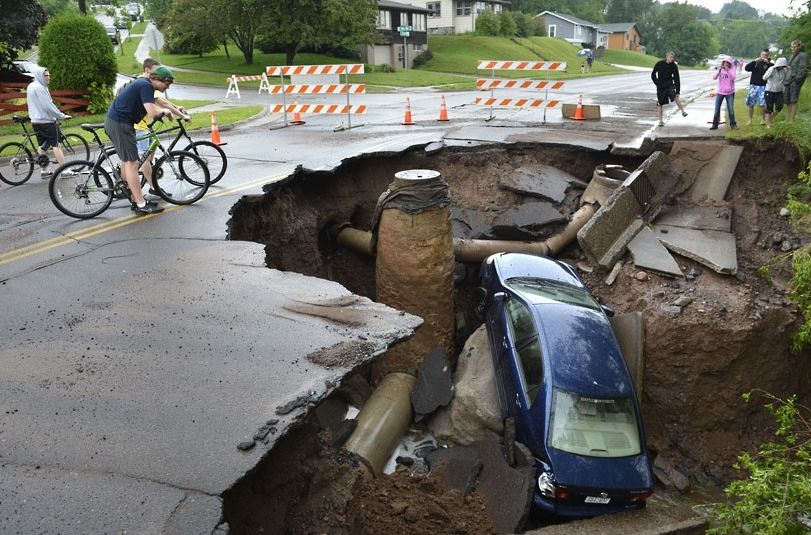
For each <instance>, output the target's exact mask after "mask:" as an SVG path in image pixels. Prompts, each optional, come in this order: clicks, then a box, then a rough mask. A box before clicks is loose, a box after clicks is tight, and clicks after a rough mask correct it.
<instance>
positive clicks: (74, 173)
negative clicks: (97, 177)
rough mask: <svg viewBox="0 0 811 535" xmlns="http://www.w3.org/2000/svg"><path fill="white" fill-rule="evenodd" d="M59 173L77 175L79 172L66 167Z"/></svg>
mask: <svg viewBox="0 0 811 535" xmlns="http://www.w3.org/2000/svg"><path fill="white" fill-rule="evenodd" d="M59 174H60V175H62V176H76V175H77V174H78V173H77V172H76V171H73V170H72V169H65V170H64V171H62V172H61V173H59Z"/></svg>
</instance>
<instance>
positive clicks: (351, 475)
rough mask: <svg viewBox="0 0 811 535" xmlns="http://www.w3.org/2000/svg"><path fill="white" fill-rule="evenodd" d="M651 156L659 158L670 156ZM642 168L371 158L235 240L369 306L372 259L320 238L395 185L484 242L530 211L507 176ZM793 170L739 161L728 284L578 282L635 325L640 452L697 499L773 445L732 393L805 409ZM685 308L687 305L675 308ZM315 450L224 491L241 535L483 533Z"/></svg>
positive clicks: (450, 157) (243, 212)
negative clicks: (512, 214) (792, 294)
mask: <svg viewBox="0 0 811 535" xmlns="http://www.w3.org/2000/svg"><path fill="white" fill-rule="evenodd" d="M657 149H658V150H663V151H664V152H668V151H669V149H670V147H669V146H661V147H657ZM643 159H644V158H643V157H638V158H633V157H616V156H612V155H609V154H605V153H597V152H590V151H577V150H572V149H563V148H560V147H545V146H514V147H508V148H504V147H499V148H484V149H482V148H477V149H476V150H475V151H473V150H457V151H442V152H440V153H439V154H436V155H431V156H428V155H425V154H424V153H422V152H419V151H417V152H409V153H406V154H403V155H398V156H395V157H367V158H362V159H358V160H354V161H351V162H348V163H347V164H345V165H344V166H342V167H341V168H340V169H338V170H337V171H336V172H335V173H309V172H300V173H299V174H298V175H297V176H295V177H292V178H291V179H290V180H288V181H286V182H283V183H281V184H277V185H274V186H272V187H270V188H269V191H268V194H267V195H266V196H255V197H251V198H247V199H244V200H243V201H242V202H241V203H240V204H238V205H237V206H235V207H234V210H233V215H234V217H233V220H232V222H231V224H230V231H231V232H230V237H231V239H246V240H253V241H258V242H260V243H264V244H266V250H267V259H268V265H269V266H271V267H274V268H279V269H284V270H292V271H298V272H302V273H305V274H309V275H314V276H318V277H323V278H328V279H332V280H337V281H338V282H340V283H342V284H344V285H345V286H346V287H347V288H349V289H350V290H351V291H353V292H356V293H359V294H363V295H366V296H369V297H371V298H374V295H375V291H374V288H375V285H374V261H373V259H371V258H365V257H362V256H361V255H359V254H356V253H354V252H352V251H346V250H341V249H339V248H336V247H335V245H334V244H333V243H332V241H331V240H330V238H329V236H328V234H327V232H326V230H325V229H326V227H327V224H328V223H329V222H343V221H346V222H350V223H352V224H353V226H355V227H357V228H363V229H368V225H369V222H370V221H371V216H372V212H373V210H374V206H375V202H376V200H377V198H378V196H379V195H380V193H381V192H382V191H384V190H385V189H386V187H387V186H388V184H389V183H390V182H391V180H392V177H393V176H394V173H395V172H397V171H400V170H404V169H418V168H427V169H436V170H439V171H440V172H441V173H442V175H443V177H444V178H445V179H446V180H447V181H448V183H449V185H450V187H451V195H452V197H453V199H454V202H455V205H456V206H455V208H456V210H457V213H459V211H461V212H463V213H464V214H466V215H465V216H464V217H466V218H467V221H466V222H467V223H470V224H469V225H467V228H469V229H476V228H485V230H483V231H481V232H482V235H483V236H488V237H499V236H497V235H496V234H497V233H496V232H493V231H492V228H490V227H488V225H491V224H492V223H493V221H494V220H495V218H497V217H498V215H499V214H501V213H502V212H504V211H505V210H507V209H508V208H512V207H514V206H516V205H521V204H522V203H526V202H529V201H530V200H537V199H528V198H526V197H522V196H521V195H518V194H516V193H513V192H510V191H506V190H504V189H502V188H500V187H499V182H500V180H501V179H502V177H504V176H506V175H507V174H509V173H511V172H514V171H515V170H516V169H518V168H524V169H526V168H531V167H532V166H540V165H553V166H556V167H558V168H560V169H562V170H564V171H566V172H568V173H571V174H572V175H574V176H575V177H577V178H579V179H581V180H584V181H587V180H589V179H590V177H591V173H592V171H593V169H594V166H595V165H597V164H598V163H619V164H623V165H625V166H626V167H629V168H635V167H636V165H638V164H639V163H641V161H642V160H643ZM798 167H799V162H798V159H797V155H796V152H795V151H794V150H793V149H792V148H790V147H787V146H785V145H782V144H772V145H764V146H755V145H746V146H745V150H744V153H743V156H742V159H741V162H740V163H739V165H738V168H737V172H736V175H735V177H734V179H733V181H732V184H731V186H730V190H729V192H728V194H727V200H728V201H729V202H730V204H731V205H732V218H733V219H732V227H733V231H734V232H735V234H736V241H737V254H738V265H739V274H738V275H737V276H728V275H719V274H716V273H714V272H713V271H711V270H710V269H708V268H705V267H703V266H700V265H698V264H696V263H695V262H692V261H690V260H686V259H684V258H681V257H678V258H677V260H678V261H679V264H680V265H681V266H682V267H683V268H684V270H685V272H686V273H688V277H687V278H686V279H678V280H677V279H671V278H666V277H662V276H659V275H656V274H654V273H643V272H642V271H641V270H639V269H637V268H635V266H634V265H633V264H632V263H631V262H630V261H629V258H628V257H626V258H625V261H626V264H625V265H624V266H623V268H622V272H621V274H620V276H619V277H618V279H617V281H616V282H615V283H614V284H613V285H611V286H608V285H606V284H605V282H604V280H605V273H598V272H594V273H591V274H589V273H584V274H583V278H584V280H585V281H586V282H587V284H588V285H589V286H590V288H591V289H592V291H593V292H594V293H595V294H596V295H598V296H599V297H600V298H601V299H602V300H603V302H604V303H606V304H609V305H610V306H612V307H613V308H615V309H616V310H617V311H618V312H626V311H639V312H641V313H642V314H643V316H644V318H645V325H646V331H647V334H646V347H645V365H644V366H645V368H644V377H643V383H644V384H643V389H642V394H641V403H642V408H643V418H644V424H645V427H646V432H647V442H648V446H649V447H650V449H651V450H652V452H654V453H655V454H657V455H661V456H663V458H665V459H667V461H668V463H669V464H670V465H672V466H673V467H675V468H676V469H677V470H679V471H680V472H681V473H682V474H684V475H686V476H688V477H689V478H690V479H691V480H692V482H693V484H694V485H720V484H723V483H724V482H726V481H728V480H729V479H730V478H733V477H735V476H736V473H735V471H734V470H733V469H732V467H731V466H732V464H733V463H734V461H735V459H736V456H737V454H738V453H739V452H740V451H742V450H744V449H748V450H752V449H753V448H754V447H755V446H756V445H757V444H758V443H760V442H762V441H763V440H765V439H767V438H768V437H769V434H770V430H771V428H772V425H771V420H770V418H769V417H768V415H767V414H766V413H765V411H764V410H763V409H762V408H761V406H760V405H761V404H760V403H759V402H758V400H757V399H756V398H753V401H752V402H751V403H749V404H745V403H744V402H743V400H742V399H741V394H742V393H744V392H746V391H749V390H751V389H763V390H766V391H769V392H772V393H774V394H777V395H781V396H784V395H789V394H792V393H798V394H799V395H800V397H801V399H802V400H803V401H804V402H806V403H808V402H809V399H811V381H809V375H811V359H809V358H808V357H809V354H810V353H809V352H808V351H805V352H803V353H801V354H797V355H795V354H791V353H790V352H789V339H790V337H791V335H792V333H793V332H794V331H795V330H796V328H797V326H798V322H799V321H801V318H800V317H799V315H798V313H797V311H796V309H795V307H794V306H793V305H792V304H791V303H790V301H789V300H788V296H787V285H788V281H789V280H790V277H791V266H790V256H789V255H790V251H791V250H795V249H796V248H798V247H800V246H801V245H802V244H804V243H805V241H806V238H805V237H802V236H799V235H795V233H794V232H793V231H792V229H791V227H790V225H789V222H788V220H787V218H786V217H783V216H781V215H780V208H781V207H782V206H783V205H784V204H785V198H786V197H785V196H786V187H787V183H788V182H789V181H790V180H792V179H793V178H794V177H795V176H796V173H797V169H798ZM576 202H577V198H576V195H575V196H572V195H569V196H568V197H567V199H566V200H565V201H564V202H563V203H561V205H560V206H559V209H560V211H561V213H562V214H565V215H568V214H569V213H571V212H572V211H573V209H575V208H576ZM675 202H678V200H676V201H675ZM558 228H559V225H558V224H552V225H549V226H548V227H545V228H543V229H540V230H537V231H533V232H535V237H536V238H545V237H547V236H548V235H551V234H553V233H554V232H555V231H557V230H558ZM472 237H479V236H475V235H473V236H472ZM561 258H562V259H563V260H566V261H568V262H570V263H572V264H573V265H574V264H577V263H578V262H580V261H582V260H583V257H582V254H581V253H580V251H579V249H578V248H577V246H576V245H572V246H570V247H569V248H568V249H567V250H566V251H564V254H563V255H562V256H561ZM763 266H768V267H769V272H770V278H764V277H763V276H760V275H759V274H758V269H759V268H761V267H763ZM476 271H477V269H476V266H467V267H462V266H459V269H458V270H457V275H458V276H457V280H456V283H457V294H456V301H457V308H458V310H457V320H458V319H460V318H466V321H465V325H459V326H458V328H459V332H458V333H457V334H458V336H457V340H458V341H459V342H460V343H461V342H462V341H463V340H464V338H465V335H466V334H469V333H470V332H471V331H472V330H473V329H474V328H475V325H474V324H473V322H472V321H471V320H470V318H471V315H470V314H469V310H467V309H468V303H469V301H468V299H467V296H468V294H469V290H470V285H472V284H474V283H475V274H476ZM680 298H681V301H680V302H681V303H682V304H683V303H685V302H687V301H689V304H686V305H684V306H678V307H677V306H674V303H676V301H677V300H679V299H680ZM308 436H309V437H310V438H309V439H308V438H306V437H308ZM315 436H317V433H316V432H315V431H314V430H313V429H310V430H309V434H308V431H307V427H306V426H304V427H302V429H301V430H300V431H298V432H297V434H296V435H293V436H291V437H289V438H288V439H285V440H284V441H282V442H281V443H280V444H279V446H278V447H277V448H276V449H275V450H274V451H273V452H271V454H270V458H269V459H268V461H267V462H266V463H263V465H262V466H261V467H260V468H259V469H258V470H257V473H255V474H252V475H251V476H248V478H246V481H245V482H243V484H240V485H238V486H237V487H235V488H234V489H232V491H229V495H228V496H227V497H226V510H227V511H229V516H230V518H229V519H228V520H229V522H231V526H232V529H235V532H237V533H241V532H246V533H247V532H259V529H258V528H259V527H263V528H264V530H265V532H278V531H296V532H305V533H309V532H312V533H316V532H353V533H354V532H359V533H372V532H381V531H395V530H396V531H398V532H405V533H409V532H414V533H425V532H430V531H439V532H457V531H459V532H473V531H475V532H487V531H489V530H490V525H491V524H489V523H488V520H487V515H486V514H485V512H484V510H483V506H482V505H481V501H480V500H479V499H478V498H477V497H476V496H475V495H471V496H468V497H464V496H459V495H458V494H454V493H447V492H443V491H441V490H440V489H438V488H437V487H435V486H433V484H432V482H431V481H430V480H425V479H422V478H416V479H415V478H409V477H408V476H406V475H397V476H394V477H391V478H382V479H368V478H366V477H363V475H362V474H363V470H360V469H358V468H356V467H355V465H354V464H353V461H352V460H351V459H349V458H344V457H342V456H341V455H340V454H339V453H338V450H336V449H333V448H332V447H325V446H324V444H325V442H324V440H323V439H319V440H313V439H312V437H315ZM328 481H332V482H335V481H339V482H340V485H327V484H326V483H327V482H328ZM326 488H330V489H335V488H345V489H346V493H345V494H344V493H341V492H337V491H335V492H333V491H330V492H329V493H327V492H322V489H326ZM429 504H431V505H429ZM247 511H251V514H250V515H249V514H248V513H247ZM257 511H259V513H257ZM242 527H244V528H245V529H244V530H243V529H242ZM254 528H255V529H254Z"/></svg>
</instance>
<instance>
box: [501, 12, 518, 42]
mask: <svg viewBox="0 0 811 535" xmlns="http://www.w3.org/2000/svg"><path fill="white" fill-rule="evenodd" d="M498 19H499V30H498V34H499V35H501V36H503V37H513V36H514V35H515V34H516V32H517V31H518V26H517V25H516V24H515V18H514V17H513V14H512V13H511V12H509V11H502V12H501V13H499V14H498Z"/></svg>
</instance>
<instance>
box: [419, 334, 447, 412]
mask: <svg viewBox="0 0 811 535" xmlns="http://www.w3.org/2000/svg"><path fill="white" fill-rule="evenodd" d="M452 397H453V382H452V378H451V370H450V366H449V365H448V362H447V360H446V359H445V350H444V349H443V348H442V347H435V348H434V349H433V350H432V351H431V352H430V353H429V354H428V356H427V357H425V358H424V359H423V361H422V362H421V363H420V365H419V367H418V368H417V383H416V384H415V385H414V389H413V390H412V392H411V406H412V408H413V409H414V414H415V420H416V421H417V422H419V421H421V420H422V418H424V417H425V415H427V414H431V413H432V412H434V411H435V410H436V409H438V408H439V407H444V406H446V405H447V404H448V403H450V401H451V398H452Z"/></svg>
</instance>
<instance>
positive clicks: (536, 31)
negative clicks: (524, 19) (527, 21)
mask: <svg viewBox="0 0 811 535" xmlns="http://www.w3.org/2000/svg"><path fill="white" fill-rule="evenodd" d="M532 35H537V36H538V37H546V24H545V23H544V21H543V17H536V18H534V19H532Z"/></svg>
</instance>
